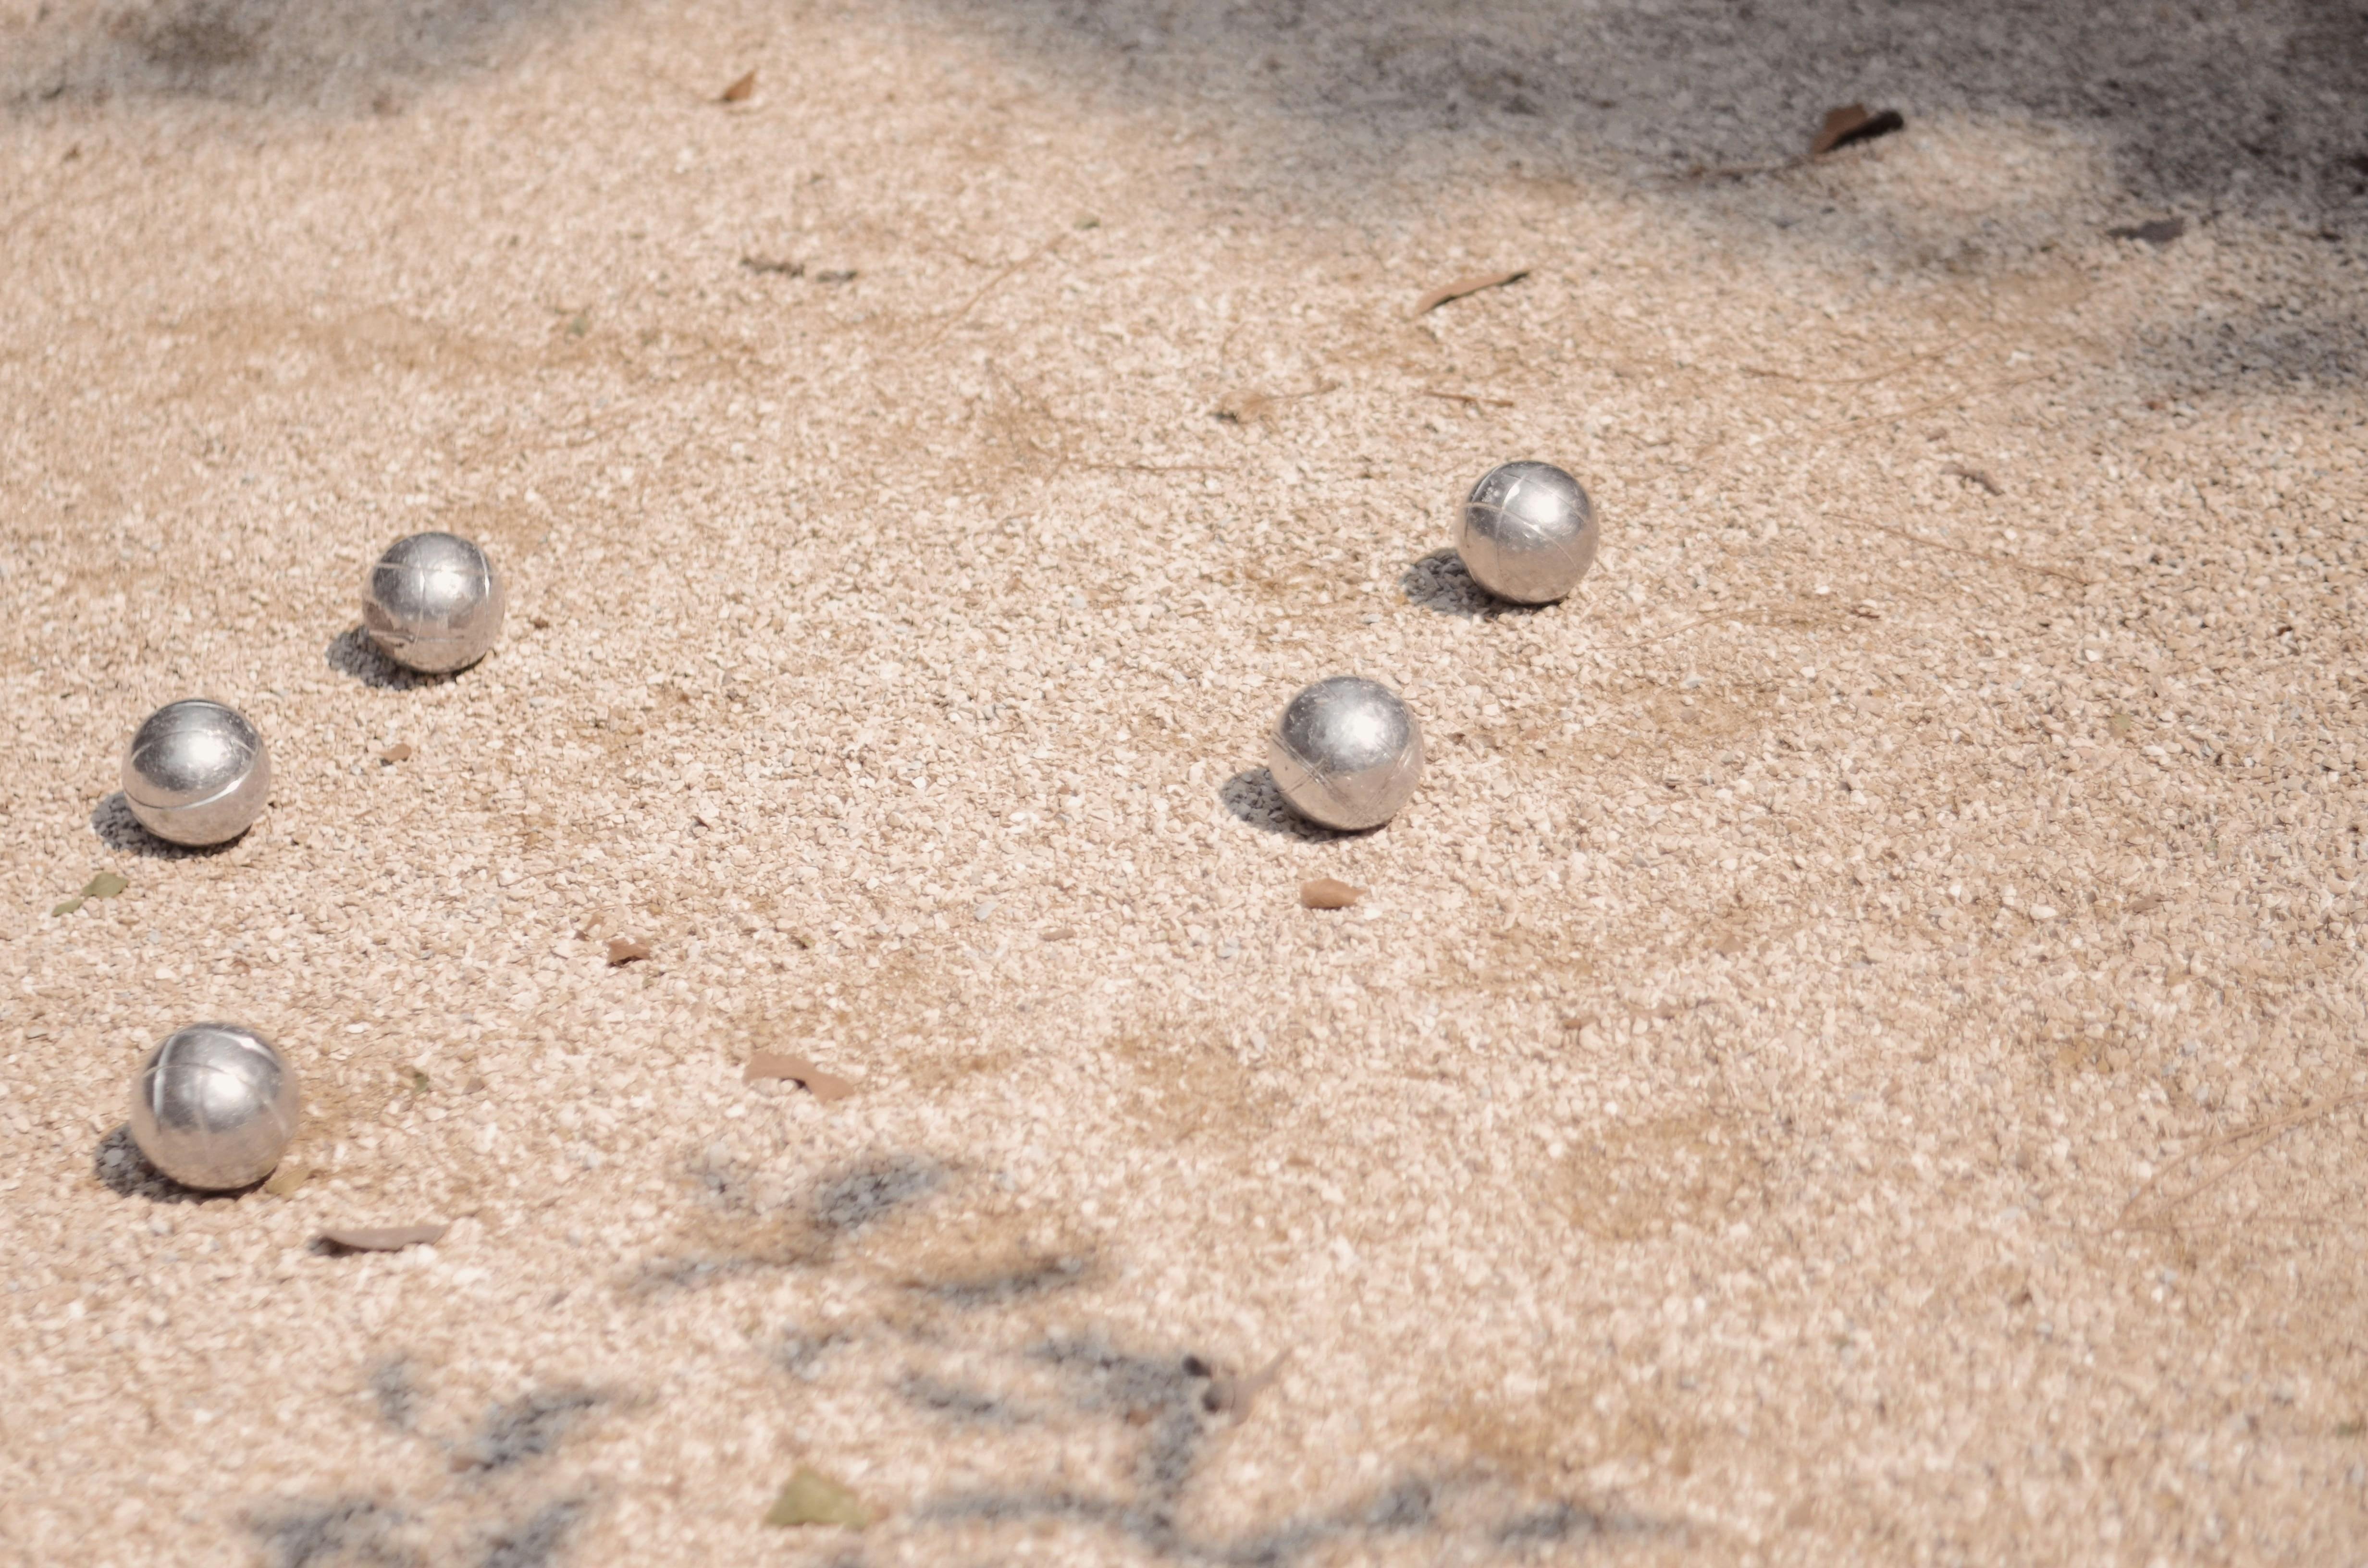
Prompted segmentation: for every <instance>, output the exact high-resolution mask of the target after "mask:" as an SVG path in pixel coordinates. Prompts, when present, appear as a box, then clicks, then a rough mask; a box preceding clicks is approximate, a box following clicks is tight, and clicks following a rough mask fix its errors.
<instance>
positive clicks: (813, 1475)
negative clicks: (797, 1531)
mask: <svg viewBox="0 0 2368 1568" xmlns="http://www.w3.org/2000/svg"><path fill="white" fill-rule="evenodd" d="M765 1522H766V1523H767V1524H768V1525H770V1526H772V1527H773V1528H776V1529H789V1528H793V1527H796V1526H799V1525H840V1526H844V1527H845V1528H848V1529H851V1530H860V1529H861V1528H863V1527H864V1526H866V1525H868V1524H870V1523H871V1510H870V1509H868V1508H866V1507H864V1506H863V1504H862V1502H861V1501H860V1499H859V1498H857V1496H856V1495H855V1494H854V1493H852V1492H850V1491H848V1489H847V1488H846V1487H844V1486H841V1485H840V1484H839V1483H837V1482H836V1481H833V1480H831V1479H830V1477H828V1476H826V1475H825V1474H823V1473H822V1472H821V1471H818V1470H814V1469H813V1468H811V1467H809V1466H806V1465H800V1466H798V1471H797V1473H796V1474H795V1475H792V1476H791V1477H790V1480H789V1484H788V1485H786V1486H784V1487H782V1488H781V1494H780V1496H778V1497H776V1498H774V1499H773V1506H771V1507H769V1508H768V1509H766V1510H765Z"/></svg>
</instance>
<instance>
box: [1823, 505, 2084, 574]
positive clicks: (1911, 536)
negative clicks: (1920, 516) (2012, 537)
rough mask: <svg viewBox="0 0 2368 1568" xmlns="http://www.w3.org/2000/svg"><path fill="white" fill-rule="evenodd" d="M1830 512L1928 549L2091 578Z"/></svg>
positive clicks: (1837, 517) (2002, 563)
mask: <svg viewBox="0 0 2368 1568" xmlns="http://www.w3.org/2000/svg"><path fill="white" fill-rule="evenodd" d="M1829 515H1830V516H1832V517H1834V518H1835V519H1836V520H1837V521H1839V522H1844V523H1849V524H1850V525H1852V526H1853V527H1856V528H1873V530H1874V531H1875V532H1877V533H1884V534H1889V535H1890V536H1891V537H1892V538H1894V539H1904V540H1907V542H1908V543H1910V544H1920V545H1922V546H1923V547H1924V548H1925V549H1927V550H1945V551H1948V552H1949V553H1950V554H1952V555H1970V556H1972V557H1973V558H1974V559H1975V560H1976V561H1987V562H1994V563H1996V564H1997V565H2000V566H2020V567H2021V568H2022V569H2023V570H2024V571H2026V572H2036V573H2038V574H2041V575H2042V576H2044V577H2061V578H2062V579H2064V581H2066V582H2067V583H2078V584H2079V585H2081V586H2082V587H2084V588H2085V587H2087V586H2088V585H2089V579H2088V578H2086V577H2083V576H2082V575H2080V574H2079V573H2078V572H2070V571H2066V569H2065V568H2063V567H2061V566H2043V565H2041V564H2040V563H2039V562H2036V561H2017V560H2016V559H2015V558H2014V557H2013V556H2011V555H1998V554H1995V553H1993V552H1992V551H1987V550H1972V549H1968V548H1967V547H1966V546H1964V545H1962V544H1951V543H1949V542H1947V541H1946V540H1937V539H1926V538H1925V537H1924V536H1923V535H1922V534H1918V533H1909V532H1908V531H1907V529H1906V528H1893V527H1892V526H1891V525H1890V524H1888V523H1872V522H1869V521H1867V520H1866V519H1865V518H1863V517H1845V516H1843V515H1842V514H1840V513H1839V512H1837V513H1832V514H1829Z"/></svg>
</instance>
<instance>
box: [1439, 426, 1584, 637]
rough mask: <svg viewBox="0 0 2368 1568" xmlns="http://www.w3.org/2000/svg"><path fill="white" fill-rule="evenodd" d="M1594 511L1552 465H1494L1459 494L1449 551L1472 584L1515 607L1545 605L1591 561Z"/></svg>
mask: <svg viewBox="0 0 2368 1568" xmlns="http://www.w3.org/2000/svg"><path fill="white" fill-rule="evenodd" d="M1596 536H1597V528H1596V526H1595V506H1594V503H1592V502H1590V501H1589V500H1588V498H1587V492H1586V490H1585V489H1583V488H1582V487H1581V486H1580V484H1579V483H1578V481H1577V480H1576V479H1573V478H1572V477H1571V476H1570V475H1568V474H1567V473H1565V472H1563V471H1562V470H1560V469H1558V468H1556V467H1554V464H1552V463H1542V462H1510V463H1499V464H1498V465H1497V466H1496V467H1495V468H1492V469H1490V470H1489V471H1488V472H1487V473H1486V475H1485V476H1483V477H1482V479H1481V481H1480V483H1477V484H1475V485H1474V486H1473V487H1472V494H1470V495H1468V496H1466V497H1464V501H1463V516H1462V517H1460V518H1458V519H1457V522H1456V528H1455V552H1456V553H1457V554H1458V555H1460V556H1462V557H1463V569H1464V570H1465V571H1467V572H1469V573H1471V574H1472V580H1473V581H1474V582H1475V583H1477V584H1479V585H1481V586H1482V587H1484V588H1486V589H1487V590H1488V591H1489V592H1490V593H1492V594H1494V595H1496V596H1497V597H1498V598H1501V599H1511V600H1512V601H1513V602H1514V603H1516V604H1525V605H1543V604H1552V603H1553V602H1554V600H1556V599H1559V598H1562V597H1565V596H1567V595H1568V594H1569V593H1570V591H1571V590H1572V589H1573V588H1576V587H1577V586H1578V582H1579V579H1580V578H1582V577H1584V576H1586V575H1587V574H1588V568H1590V567H1592V566H1593V565H1594V564H1595V543H1596Z"/></svg>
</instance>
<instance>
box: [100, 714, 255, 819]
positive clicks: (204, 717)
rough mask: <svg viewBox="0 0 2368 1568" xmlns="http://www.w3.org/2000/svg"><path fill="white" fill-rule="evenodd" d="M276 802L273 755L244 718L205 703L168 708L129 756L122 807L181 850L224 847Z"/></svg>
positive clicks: (146, 726) (136, 738) (137, 737)
mask: <svg viewBox="0 0 2368 1568" xmlns="http://www.w3.org/2000/svg"><path fill="white" fill-rule="evenodd" d="M270 798H271V754H270V753H269V752H268V751H266V750H265V749H264V746H263V737H262V736H261V735H260V734H257V733H256V729H255V726H254V725H253V724H251V723H249V722H247V719H246V715H245V714H244V713H241V712H240V711H239V710H237V709H235V708H232V707H230V706H228V705H227V704H224V703H220V702H215V701H211V700H210V699H206V698H202V697H191V698H185V699H182V700H181V701H179V702H168V703H166V704H165V706H164V707H162V708H159V709H158V710H156V711H154V713H151V714H150V715H148V720H147V722H145V723H143V724H142V725H141V726H140V728H139V730H138V732H137V733H134V734H133V735H132V737H131V745H130V747H128V748H127V749H126V750H125V751H124V754H123V799H124V801H125V802H126V803H127V804H129V805H130V806H131V814H132V815H133V816H135V817H137V818H139V819H140V825H141V826H142V827H144V828H146V829H147V830H148V831H149V832H151V833H153V834H154V835H156V836H157V837H159V838H164V839H169V840H171V841H172V842H173V843H175V844H189V845H207V844H224V843H227V842H229V841H230V840H231V839H233V838H236V837H237V836H238V835H240V834H242V833H245V831H246V830H247V829H248V828H249V827H251V826H253V825H254V824H255V819H256V817H258V816H261V815H262V814H263V807H264V804H265V802H267V801H269V800H270Z"/></svg>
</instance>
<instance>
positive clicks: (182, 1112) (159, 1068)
mask: <svg viewBox="0 0 2368 1568" xmlns="http://www.w3.org/2000/svg"><path fill="white" fill-rule="evenodd" d="M302 1109H303V1108H302V1101H301V1099H300V1098H299V1096H298V1095H297V1093H296V1074H294V1073H293V1072H291V1071H290V1069H289V1066H288V1064H287V1063H286V1062H282V1061H280V1060H279V1052H278V1051H274V1050H272V1049H271V1042H270V1041H268V1040H265V1039H264V1038H263V1037H262V1036H261V1035H259V1034H257V1033H256V1032H255V1031H254V1030H253V1029H250V1028H241V1027H240V1026H239V1025H237V1024H191V1025H190V1026H189V1027H188V1028H185V1029H176V1030H175V1031H173V1032H172V1033H171V1034H169V1035H166V1036H165V1040H164V1043H163V1044H161V1045H159V1046H157V1048H156V1049H155V1050H154V1051H150V1052H149V1053H148V1060H147V1062H144V1063H143V1064H142V1066H141V1069H140V1076H139V1078H138V1079H136V1080H135V1081H134V1082H133V1084H132V1085H131V1141H132V1142H135V1143H137V1144H139V1145H140V1152H141V1153H143V1154H145V1155H147V1156H148V1163H149V1164H150V1165H154V1166H155V1167H156V1168H157V1169H158V1170H160V1171H163V1172H164V1173H165V1175H166V1176H171V1177H172V1178H173V1179H174V1180H175V1181H177V1182H179V1183H180V1184H181V1185H182V1186H183V1187H200V1188H202V1189H204V1190H206V1191H209V1192H220V1191H223V1190H225V1189H227V1188H230V1187H246V1186H248V1185H250V1184H252V1183H255V1182H258V1181H261V1180H262V1179H263V1178H264V1177H265V1176H269V1175H270V1174H271V1167H272V1166H274V1165H278V1164H279V1156H280V1155H281V1154H282V1153H285V1152H286V1151H287V1148H288V1140H289V1139H290V1138H292V1137H294V1136H295V1133H296V1119H297V1118H298V1116H300V1115H301V1114H302Z"/></svg>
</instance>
